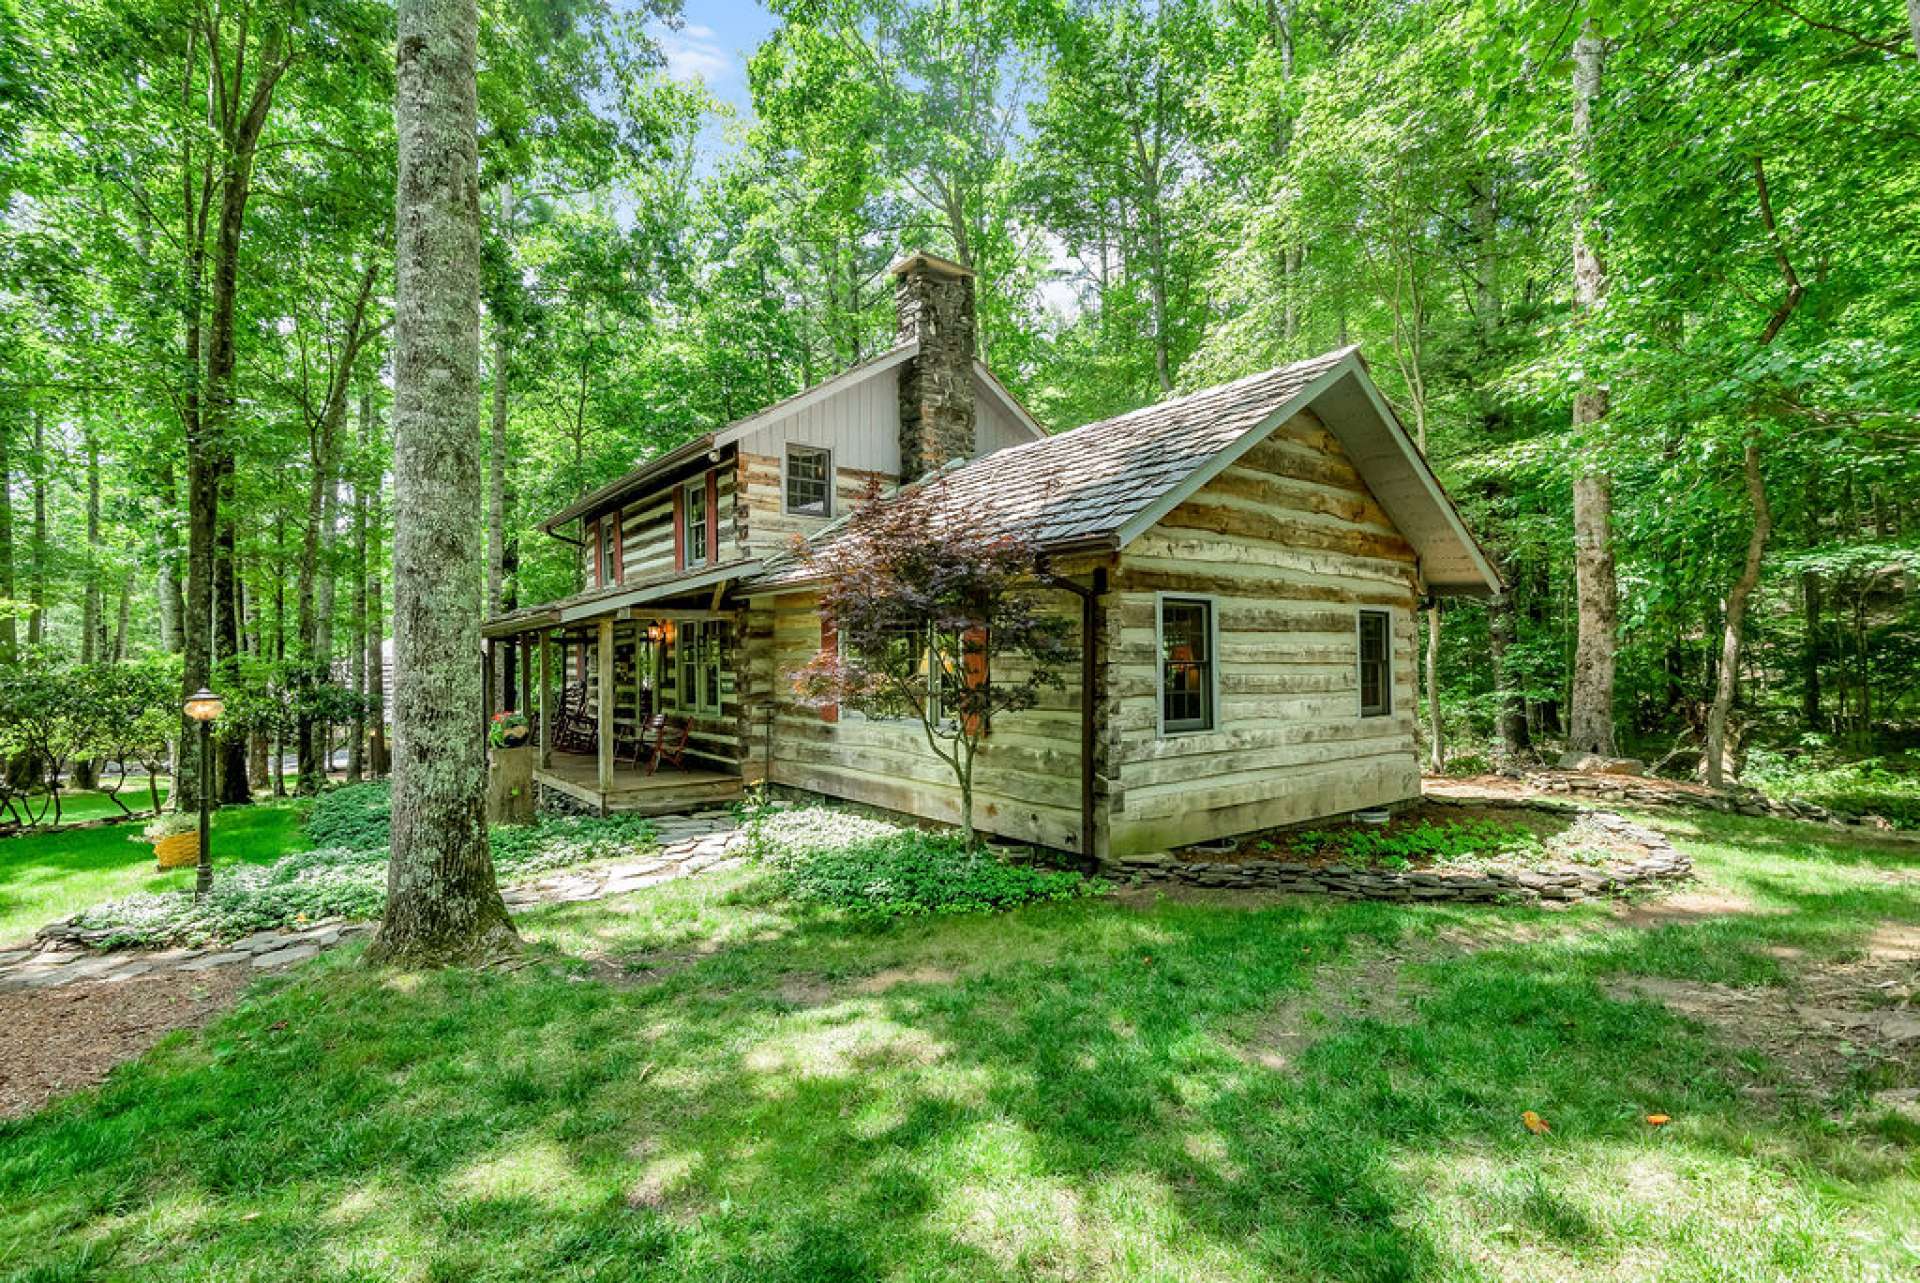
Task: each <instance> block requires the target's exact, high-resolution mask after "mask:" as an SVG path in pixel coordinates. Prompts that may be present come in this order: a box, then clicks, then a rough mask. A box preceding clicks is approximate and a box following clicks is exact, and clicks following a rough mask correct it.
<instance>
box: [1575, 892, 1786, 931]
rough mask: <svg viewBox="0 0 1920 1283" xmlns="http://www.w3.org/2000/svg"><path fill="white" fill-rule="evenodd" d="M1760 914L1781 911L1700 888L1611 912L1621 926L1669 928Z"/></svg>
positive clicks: (1739, 897)
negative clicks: (1735, 915) (1767, 908)
mask: <svg viewBox="0 0 1920 1283" xmlns="http://www.w3.org/2000/svg"><path fill="white" fill-rule="evenodd" d="M1762 912H1766V913H1779V912H1784V910H1762V909H1760V908H1759V907H1758V906H1757V905H1755V904H1754V902H1753V901H1752V900H1749V899H1748V898H1747V897H1745V896H1743V895H1735V894H1734V893H1733V892H1731V891H1721V890H1715V889H1712V888H1705V887H1703V888H1696V889H1692V890H1686V891H1675V892H1672V893H1671V894H1669V895H1665V896H1662V897H1661V898H1659V899H1658V900H1641V901H1638V902H1636V903H1633V904H1624V905H1619V906H1617V907H1616V908H1615V909H1614V914H1613V916H1614V917H1615V918H1616V919H1617V920H1618V921H1619V922H1620V924H1621V925H1622V926H1628V927H1668V926H1686V925H1689V924H1691V923H1696V922H1712V921H1716V920H1718V919H1720V918H1726V917H1731V916H1732V915H1734V914H1736V913H1739V914H1749V915H1752V914H1759V913H1762Z"/></svg>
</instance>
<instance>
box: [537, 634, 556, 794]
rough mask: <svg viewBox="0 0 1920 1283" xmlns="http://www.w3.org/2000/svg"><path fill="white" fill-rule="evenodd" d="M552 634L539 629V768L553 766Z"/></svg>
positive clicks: (544, 768)
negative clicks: (549, 693)
mask: <svg viewBox="0 0 1920 1283" xmlns="http://www.w3.org/2000/svg"><path fill="white" fill-rule="evenodd" d="M552 653H553V636H552V634H550V633H549V632H548V631H547V630H546V629H544V628H542V629H541V630H540V769H541V770H543V771H544V770H547V769H549V768H551V767H552V766H553V713H552V710H551V709H550V708H549V707H548V706H549V704H550V703H551V702H552V701H551V700H550V699H549V697H548V692H549V691H551V690H552V689H553V681H552V669H553V661H552V658H551V656H552Z"/></svg>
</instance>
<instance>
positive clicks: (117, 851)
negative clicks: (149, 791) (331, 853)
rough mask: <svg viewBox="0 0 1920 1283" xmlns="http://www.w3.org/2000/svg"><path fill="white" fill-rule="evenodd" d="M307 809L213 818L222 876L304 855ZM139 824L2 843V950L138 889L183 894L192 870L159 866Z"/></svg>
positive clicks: (256, 808)
mask: <svg viewBox="0 0 1920 1283" xmlns="http://www.w3.org/2000/svg"><path fill="white" fill-rule="evenodd" d="M305 810H306V807H305V804H304V803H296V802H273V803H267V802H261V803H256V804H254V805H253V806H247V807H231V808H228V809H226V810H221V811H216V812H214V815H213V856H214V867H215V871H216V873H217V872H218V869H219V866H220V865H221V864H223V863H227V862H233V861H237V862H240V863H244V864H271V863H273V862H274V861H275V860H277V859H279V858H280V857H281V856H283V855H285V854H287V853H288V852H289V851H301V850H305V849H306V846H307V842H306V838H305V836H304V835H303V834H302V832H301V827H300V825H301V820H302V818H303V817H304V815H305ZM139 837H140V823H139V822H137V821H128V822H127V823H125V824H113V825H107V826H105V827H102V828H97V829H51V830H47V831H44V832H36V833H29V834H25V835H23V836H20V837H10V838H0V945H4V944H7V943H14V942H18V941H20V940H22V939H26V938H28V937H31V936H32V935H33V933H34V932H35V931H36V930H38V929H39V928H41V927H43V926H45V925H46V924H47V923H49V922H53V921H55V920H57V919H60V918H64V917H67V916H68V915H70V914H73V913H77V912H79V911H80V910H81V909H84V908H87V907H88V906H89V905H94V904H98V903H100V902H101V901H103V900H111V899H115V898H117V897H119V896H123V895H131V894H132V893H134V892H136V891H169V890H173V891H179V890H185V889H187V888H190V887H191V886H192V885H193V870H192V869H190V868H187V869H171V870H169V871H167V872H165V873H161V872H158V871H157V870H156V869H155V867H154V861H153V848H152V847H151V846H149V845H147V844H146V843H145V842H142V841H140V840H139Z"/></svg>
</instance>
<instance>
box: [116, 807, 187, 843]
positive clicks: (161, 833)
mask: <svg viewBox="0 0 1920 1283" xmlns="http://www.w3.org/2000/svg"><path fill="white" fill-rule="evenodd" d="M199 828H200V817H199V815H198V814H196V813H194V812H192V811H167V812H164V813H163V814H160V815H156V816H154V817H153V818H152V819H151V820H148V821H147V822H146V825H145V826H144V827H142V828H141V830H140V836H138V837H136V838H132V839H130V840H131V841H134V842H158V841H159V840H160V839H162V838H170V837H177V836H179V835H180V834H182V833H194V832H197V831H199Z"/></svg>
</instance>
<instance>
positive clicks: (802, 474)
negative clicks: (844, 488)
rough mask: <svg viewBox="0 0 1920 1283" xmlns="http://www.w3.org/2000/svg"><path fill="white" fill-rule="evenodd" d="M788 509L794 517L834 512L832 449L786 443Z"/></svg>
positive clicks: (826, 515) (829, 515)
mask: <svg viewBox="0 0 1920 1283" xmlns="http://www.w3.org/2000/svg"><path fill="white" fill-rule="evenodd" d="M787 511H788V512H789V513H790V514H792V515H793V516H796V517H831V516H832V515H833V452H832V451H830V450H823V449H821V448H819V447H817V446H810V445H789V446H788V447H787Z"/></svg>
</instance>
